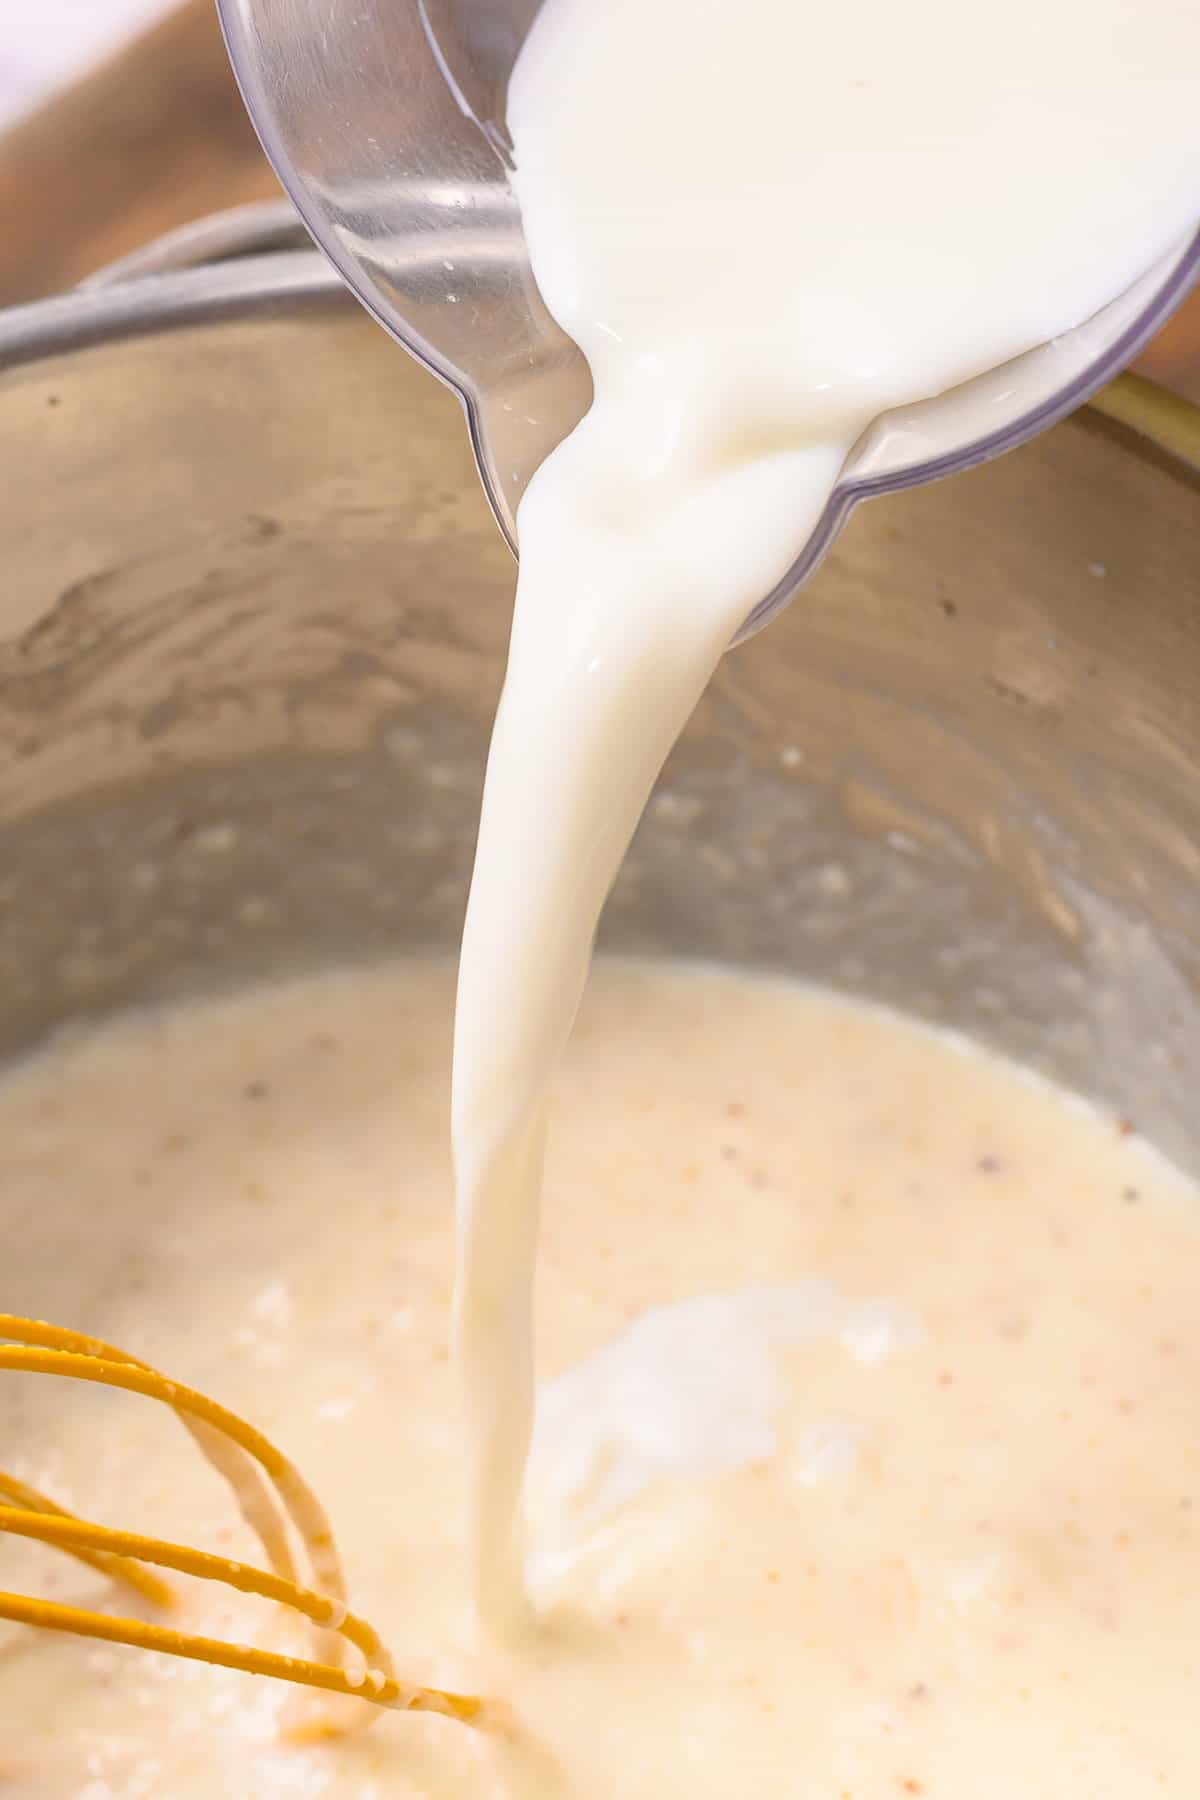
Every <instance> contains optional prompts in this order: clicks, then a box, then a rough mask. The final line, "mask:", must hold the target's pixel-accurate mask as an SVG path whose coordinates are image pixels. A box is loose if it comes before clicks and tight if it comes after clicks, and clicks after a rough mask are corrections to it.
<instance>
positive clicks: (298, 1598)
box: [0, 1313, 484, 1735]
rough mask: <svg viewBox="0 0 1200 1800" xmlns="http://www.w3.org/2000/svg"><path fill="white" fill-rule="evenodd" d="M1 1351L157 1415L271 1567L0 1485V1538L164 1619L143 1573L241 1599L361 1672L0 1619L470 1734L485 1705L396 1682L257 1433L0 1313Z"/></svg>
mask: <svg viewBox="0 0 1200 1800" xmlns="http://www.w3.org/2000/svg"><path fill="white" fill-rule="evenodd" d="M0 1340H5V1341H3V1342H0V1369H12V1370H21V1371H23V1372H25V1373H27V1374H35V1375H57V1376H60V1377H65V1378H67V1379H71V1380H76V1381H91V1382H98V1383H100V1384H102V1385H103V1386H106V1387H112V1388H120V1389H123V1390H124V1391H125V1392H127V1393H134V1394H142V1395H145V1396H146V1397H147V1398H148V1399H152V1400H158V1401H160V1402H161V1403H162V1404H164V1405H166V1406H168V1407H169V1408H170V1409H171V1410H172V1411H173V1412H174V1413H175V1415H176V1416H177V1417H178V1418H179V1419H180V1420H181V1422H182V1423H183V1424H184V1425H185V1426H186V1428H187V1429H188V1430H189V1431H190V1432H191V1434H192V1437H193V1438H194V1439H195V1441H196V1443H197V1445H198V1447H199V1448H200V1450H201V1451H202V1453H203V1454H204V1455H205V1456H206V1457H207V1458H208V1460H209V1462H210V1463H212V1464H213V1466H214V1467H215V1468H216V1469H217V1470H218V1471H219V1473H220V1474H221V1475H222V1476H224V1478H225V1480H226V1481H227V1482H228V1483H229V1485H230V1487H231V1489H232V1491H233V1493H234V1496H235V1498H236V1500H237V1503H238V1506H239V1508H240V1510H241V1513H242V1516H243V1518H244V1519H245V1520H246V1522H247V1524H248V1525H249V1526H250V1528H251V1529H252V1530H253V1532H254V1534H255V1536H256V1537H257V1538H258V1540H259V1542H260V1544H261V1545H262V1548H263V1551H264V1554H265V1555H266V1558H267V1561H268V1562H269V1563H270V1565H271V1567H270V1570H269V1571H268V1570H264V1569H256V1568H252V1567H249V1566H247V1565H246V1564H244V1563H237V1562H232V1561H230V1560H229V1558H227V1557H223V1556H216V1555H212V1554H210V1553H208V1552H206V1551H199V1550H190V1549H187V1548H185V1547H183V1546H182V1545H179V1544H171V1543H165V1542H162V1541H160V1540H159V1539H157V1538H150V1537H145V1536H142V1535H141V1534H140V1533H138V1532H131V1531H115V1530H112V1529H111V1528H110V1527H108V1526H105V1525H96V1524H93V1523H91V1522H90V1521H88V1520H86V1519H80V1518H77V1517H75V1516H74V1515H73V1514H71V1513H69V1512H67V1511H66V1510H65V1509H64V1508H63V1507H61V1506H59V1505H58V1504H57V1503H56V1502H55V1501H53V1500H50V1499H48V1498H47V1497H46V1495H44V1494H41V1493H39V1492H38V1491H37V1490H36V1489H35V1488H31V1487H29V1486H28V1485H27V1484H26V1483H24V1482H21V1481H18V1480H17V1479H16V1478H15V1477H13V1476H10V1475H6V1474H3V1473H0V1533H7V1534H9V1535H10V1536H15V1537H23V1538H29V1539H33V1540H35V1541H37V1542H39V1543H43V1544H48V1545H50V1546H51V1547H53V1548H55V1549H58V1550H61V1551H64V1552H65V1553H66V1554H68V1555H71V1556H74V1557H76V1558H78V1559H79V1560H80V1561H82V1562H85V1563H87V1564H89V1565H90V1566H91V1567H92V1568H95V1569H97V1570H99V1571H100V1572H101V1573H103V1574H105V1575H106V1576H108V1577H109V1579H111V1580H112V1581H113V1582H114V1583H116V1584H119V1585H121V1586H123V1587H125V1588H126V1589H127V1590H129V1591H131V1592H133V1593H135V1594H136V1595H137V1596H138V1597H139V1598H140V1599H141V1600H143V1601H146V1602H149V1603H150V1604H151V1605H154V1606H158V1607H169V1606H170V1605H171V1604H172V1601H173V1595H172V1591H171V1589H170V1587H169V1586H168V1585H167V1584H166V1583H165V1582H164V1581H162V1580H161V1579H160V1577H158V1576H157V1575H155V1574H153V1573H152V1572H151V1570H152V1569H153V1568H162V1569H170V1570H173V1571H174V1572H175V1573H177V1574H182V1575H188V1576H194V1577H196V1578H198V1579H199V1580H202V1581H218V1582H223V1583H224V1584H225V1585H226V1586H228V1587H232V1588H236V1589H237V1590H238V1591H239V1592H240V1593H245V1594H255V1595H258V1596H260V1597H261V1598H262V1599H264V1600H270V1601H274V1602H276V1603H278V1604H279V1605H281V1606H285V1607H287V1608H289V1609H290V1610H291V1611H293V1612H295V1613H298V1614H300V1615H301V1616H302V1617H303V1618H305V1619H307V1620H308V1621H309V1622H310V1624H311V1625H312V1626H314V1627H316V1628H317V1630H318V1632H319V1633H328V1632H332V1633H334V1634H336V1636H337V1637H338V1639H339V1640H340V1643H341V1646H342V1648H343V1650H346V1649H350V1650H353V1651H356V1652H357V1653H358V1659H359V1660H358V1661H357V1662H355V1663H353V1664H347V1663H346V1661H345V1660H342V1661H340V1662H337V1663H334V1662H331V1661H327V1660H324V1659H323V1658H321V1656H320V1654H319V1650H318V1655H317V1656H316V1657H314V1658H312V1659H308V1658H304V1657H294V1656H284V1655H280V1654H278V1653H276V1652H273V1651H268V1650H257V1649H254V1648H251V1647H250V1646H248V1645H245V1644H227V1643H223V1642H221V1641H220V1640H218V1639H213V1638H205V1637H198V1636H195V1635H192V1634H190V1633H188V1632H183V1631H177V1630H174V1629H172V1628H171V1627H169V1626H165V1625H158V1624H150V1623H147V1622H145V1621H143V1620H141V1619H134V1618H122V1617H116V1616H113V1615H110V1614H108V1613H99V1612H90V1611H88V1610H86V1609H83V1608H79V1607H71V1606H62V1605H59V1604H58V1603H56V1602H53V1601H48V1600H37V1599H32V1598H29V1597H28V1596H25V1595H20V1594H8V1593H0V1619H8V1620H11V1621H13V1622H14V1623H17V1624H22V1625H33V1626H38V1627H41V1628H42V1629H45V1630H49V1631H65V1632H71V1633H74V1634H75V1635H77V1636H81V1637H90V1638H100V1639H103V1640H105V1641H107V1642H109V1643H116V1644H128V1645H131V1646H132V1647H134V1648H137V1649H142V1650H153V1651H160V1652H165V1653H166V1654H168V1655H172V1656H182V1657H187V1658H190V1659H191V1660H193V1661H198V1662H208V1663H215V1664H218V1665H220V1666H221V1667H223V1668H227V1669H238V1670H241V1671H242V1672H244V1673H245V1674H247V1675H269V1676H274V1677H276V1678H277V1679H279V1680H283V1681H290V1682H294V1683H296V1684H298V1685H300V1686H304V1687H309V1688H317V1689H320V1690H322V1691H324V1692H325V1693H329V1694H335V1695H341V1696H344V1697H346V1698H348V1699H357V1700H365V1701H369V1702H370V1703H371V1704H372V1705H373V1706H375V1707H382V1708H387V1709H390V1710H392V1711H398V1712H433V1713H441V1714H442V1715H444V1716H445V1717H447V1718H452V1719H457V1720H460V1721H462V1722H463V1723H479V1722H481V1720H482V1718H483V1713H484V1707H483V1702H482V1701H481V1700H480V1699H479V1698H478V1697H477V1696H475V1695H472V1694H457V1693H451V1692H448V1691H447V1690H445V1689H442V1688H432V1687H423V1686H418V1685H411V1684H406V1683H403V1682H401V1681H400V1680H398V1679H397V1677H396V1673H395V1669H394V1666H393V1663H392V1659H391V1656H390V1654H389V1652H388V1651H387V1649H386V1648H385V1646H384V1644H383V1643H382V1641H381V1640H380V1638H379V1635H378V1633H377V1632H376V1631H375V1630H374V1628H373V1627H372V1626H370V1625H369V1624H368V1623H367V1622H366V1620H364V1619H361V1618H359V1616H358V1615H357V1614H356V1613H353V1612H351V1611H350V1609H349V1606H348V1605H347V1602H346V1587H345V1579H344V1576H343V1574H342V1566H341V1559H340V1557H339V1556H338V1552H337V1546H336V1544H335V1543H334V1539H333V1533H332V1530H331V1529H330V1525H329V1521H328V1519H327V1517H326V1515H325V1512H324V1509H323V1508H322V1506H321V1505H320V1502H319V1501H318V1500H317V1498H316V1496H315V1495H314V1494H313V1492H312V1490H311V1489H310V1488H309V1487H308V1485H307V1484H306V1483H305V1482H304V1480H303V1479H302V1477H301V1476H300V1474H299V1472H298V1470H297V1469H295V1467H294V1466H293V1465H292V1464H291V1463H290V1462H289V1461H288V1459H287V1458H286V1457H285V1456H283V1455H282V1453H281V1452H280V1451H279V1450H277V1449H276V1448H275V1446H274V1445H273V1444H272V1443H271V1442H270V1440H269V1439H268V1438H266V1437H264V1436H263V1434H262V1433H261V1432H260V1431H257V1430H256V1429H255V1428H254V1427H253V1426H252V1425H248V1424H246V1422H245V1421H244V1420H243V1419H239V1418H238V1417H237V1415H236V1414H235V1413H231V1412H229V1411H228V1410H227V1409H226V1408H225V1407H222V1406H219V1405H217V1403H216V1402H215V1401H213V1400H209V1399H208V1398H207V1397H206V1396H205V1395H204V1394H200V1393H198V1392H197V1391H196V1390H195V1389H194V1388H189V1387H184V1386H182V1385H180V1384H179V1383H178V1382H174V1381H168V1380H167V1379H166V1377H165V1376H163V1375H161V1374H160V1373H159V1371H158V1370H157V1369H153V1368H151V1367H150V1365H149V1364H147V1363H144V1362H141V1361H139V1360H138V1359H137V1358H136V1357H132V1356H129V1355H128V1354H127V1353H126V1352H125V1351H123V1350H118V1349H116V1348H115V1347H114V1346H113V1345H111V1344H106V1343H104V1342H102V1341H101V1340H100V1339H98V1338H93V1337H88V1336H86V1335H85V1334H83V1333H80V1332H74V1331H66V1330H63V1329H62V1328H61V1327H60V1326H56V1325H47V1324H44V1323H43V1322H41V1321H40V1320H36V1319H24V1318H18V1317H17V1316H15V1315H13V1314H9V1313H0ZM289 1527H290V1529H291V1531H292V1532H293V1533H294V1535H295V1538H296V1539H297V1540H298V1543H299V1545H300V1547H301V1549H302V1551H303V1553H304V1558H305V1561H306V1563H307V1565H308V1569H309V1571H310V1574H311V1583H312V1584H311V1585H308V1584H306V1583H305V1582H303V1581H301V1579H300V1577H299V1572H298V1569H297V1565H296V1558H295V1555H294V1552H293V1548H292V1543H291V1541H290V1539H289ZM146 1565H150V1566H149V1567H147V1566H146ZM368 1716H369V1715H368V1714H367V1713H366V1712H365V1711H363V1712H359V1713H357V1714H356V1717H358V1718H359V1719H364V1718H366V1717H368ZM346 1729H348V1725H347V1723H346V1722H344V1721H343V1720H342V1719H341V1718H340V1717H339V1718H338V1719H332V1718H324V1719H322V1720H320V1721H317V1722H315V1723H314V1724H313V1725H310V1726H309V1727H307V1728H306V1729H305V1732H304V1735H322V1734H336V1733H339V1732H341V1731H344V1730H346Z"/></svg>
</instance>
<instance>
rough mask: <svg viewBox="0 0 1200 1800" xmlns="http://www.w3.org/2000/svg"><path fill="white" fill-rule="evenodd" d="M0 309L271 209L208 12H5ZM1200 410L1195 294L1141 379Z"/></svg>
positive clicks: (164, 7) (31, 1) (118, 4)
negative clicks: (158, 245) (135, 254)
mask: <svg viewBox="0 0 1200 1800" xmlns="http://www.w3.org/2000/svg"><path fill="white" fill-rule="evenodd" d="M0 10H2V11H3V14H4V20H3V24H2V25H0V226H2V227H3V229H2V230H0V306H5V305H14V304H18V303H20V302H21V301H25V300H31V299H36V298H38V297H40V296H41V295H44V294H51V293H55V292H57V291H59V290H61V289H63V288H66V287H70V286H71V285H72V284H73V283H74V282H76V281H78V280H79V279H81V278H82V277H83V276H84V275H87V274H89V273H90V272H91V271H92V270H94V269H98V268H101V267H103V265H104V264H105V263H107V262H111V261H113V260H114V259H115V258H116V257H118V256H122V255H124V254H125V253H126V252H128V251H130V250H133V249H136V248H137V247H138V246H139V245H141V244H144V243H147V242H148V241H149V240H150V239H152V238H153V237H155V236H157V235H158V234H159V233H161V232H163V231H168V230H170V229H172V228H173V227H174V226H177V225H181V224H184V223H186V222H187V221H188V220H189V219H194V218H199V217H201V216H202V215H203V214H205V213H210V212H216V211H219V210H221V209H222V208H224V207H227V206H234V205H237V204H238V203H240V202H242V201H247V200H256V199H264V198H269V197H272V196H276V195H277V194H278V186H277V184H276V182H275V179H274V177H273V175H272V173H271V171H270V169H269V167H268V166H267V164H266V162H265V160H264V159H263V157H262V154H261V152H260V151H259V149H258V145H257V141H256V140H255V137H254V133H253V131H252V130H251V128H250V126H249V124H248V123H247V121H246V119H245V116H244V114H243V111H242V107H241V102H240V100H239V98H238V94H237V90H236V88H235V87H234V83H233V79H232V77H231V75H230V73H229V70H228V67H227V64H226V61H225V53H224V48H223V46H222V43H221V37H220V32H219V30H218V28H217V22H216V14H215V8H214V5H213V0H0ZM1139 367H1140V369H1141V372H1142V373H1143V374H1147V375H1150V376H1151V377H1153V378H1154V379H1156V380H1159V381H1161V382H1163V383H1164V384H1165V385H1167V386H1169V387H1172V388H1174V389H1175V390H1176V391H1177V392H1180V393H1184V394H1187V395H1189V396H1190V397H1191V398H1192V399H1195V400H1198V401H1200V294H1197V295H1196V296H1194V297H1193V299H1192V301H1191V303H1190V304H1189V305H1188V306H1186V307H1185V308H1184V309H1183V311H1182V313H1181V314H1179V315H1178V316H1177V318H1176V319H1175V320H1174V321H1173V322H1172V324H1171V325H1169V326H1168V327H1167V330H1166V331H1165V332H1164V333H1163V334H1162V335H1161V337H1160V338H1159V339H1158V340H1157V341H1156V342H1155V344H1153V345H1152V346H1151V348H1150V351H1149V352H1148V354H1147V355H1146V356H1145V357H1144V358H1143V360H1142V362H1141V364H1140V365H1139Z"/></svg>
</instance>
